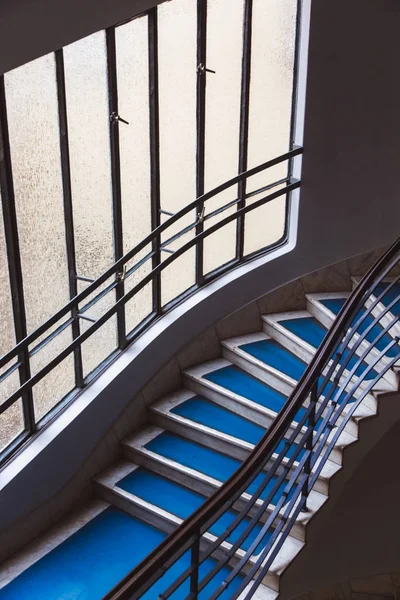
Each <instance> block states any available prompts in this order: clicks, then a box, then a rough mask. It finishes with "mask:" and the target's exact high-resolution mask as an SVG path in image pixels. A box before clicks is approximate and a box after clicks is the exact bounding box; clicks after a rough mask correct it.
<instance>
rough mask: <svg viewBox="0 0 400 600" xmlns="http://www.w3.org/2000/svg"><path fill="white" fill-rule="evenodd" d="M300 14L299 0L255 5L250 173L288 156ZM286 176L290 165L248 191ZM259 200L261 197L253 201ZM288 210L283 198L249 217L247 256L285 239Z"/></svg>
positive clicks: (259, 1)
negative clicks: (269, 162) (277, 158)
mask: <svg viewBox="0 0 400 600" xmlns="http://www.w3.org/2000/svg"><path fill="white" fill-rule="evenodd" d="M296 10H297V0H255V1H254V13H253V50H252V64H251V69H252V70H251V85H250V121H249V155H248V158H249V168H251V167H254V166H257V165H258V164H260V163H262V162H265V161H267V160H269V159H271V158H273V157H275V156H279V155H280V154H283V153H284V152H287V151H288V150H289V145H290V127H291V108H292V91H293V73H294V54H295V38H296ZM287 172H288V163H287V162H286V163H282V164H281V165H277V166H276V167H274V168H272V169H268V170H267V171H265V172H263V173H260V174H259V175H257V176H255V177H252V178H251V181H249V182H248V185H247V190H248V191H253V190H256V189H258V188H260V187H262V186H265V185H267V184H269V183H272V182H274V181H278V180H280V179H282V178H284V177H286V176H287ZM273 191H275V189H274V190H271V192H273ZM263 195H265V193H264V194H263ZM258 197H262V196H258ZM256 199H257V196H256V197H254V198H252V199H251V201H254V200H256ZM285 207H286V197H282V198H279V199H277V200H274V201H273V202H272V203H269V204H268V205H266V206H264V207H262V208H260V209H257V210H256V211H254V212H252V213H250V214H248V215H246V218H245V254H248V253H251V252H255V251H256V250H261V249H262V248H264V247H267V246H269V245H271V244H274V243H276V242H277V241H279V240H280V239H281V237H282V236H283V234H284V228H285Z"/></svg>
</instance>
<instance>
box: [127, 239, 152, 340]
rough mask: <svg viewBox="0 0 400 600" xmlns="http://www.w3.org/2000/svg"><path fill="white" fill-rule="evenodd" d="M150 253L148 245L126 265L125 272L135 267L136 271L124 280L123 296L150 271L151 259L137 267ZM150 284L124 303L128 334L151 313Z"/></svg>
mask: <svg viewBox="0 0 400 600" xmlns="http://www.w3.org/2000/svg"><path fill="white" fill-rule="evenodd" d="M151 252H152V246H151V244H149V245H148V246H146V247H145V248H144V249H143V250H141V252H139V253H138V254H137V255H136V256H134V258H133V259H132V260H130V261H128V263H127V264H126V270H127V272H128V273H129V271H130V270H131V269H133V268H135V267H137V268H136V270H135V271H134V272H133V273H131V274H130V275H129V276H128V277H127V278H126V280H125V294H127V293H128V292H129V291H130V290H132V288H134V287H135V286H136V285H137V284H138V283H140V282H141V281H142V280H143V279H144V277H145V276H146V275H148V274H149V273H150V271H151V269H152V259H151V257H150V258H148V259H147V260H146V261H145V262H144V263H143V265H142V266H139V267H138V266H137V265H138V264H139V263H140V261H141V260H142V259H144V258H145V257H146V256H148V255H149V254H150V253H151ZM152 289H153V288H152V284H151V282H150V283H148V284H147V285H145V287H144V288H142V289H141V290H140V291H139V292H137V293H136V294H135V295H134V297H133V298H132V299H131V300H129V301H128V302H127V303H126V305H125V306H126V331H127V333H130V332H131V331H132V330H133V329H135V328H136V327H137V326H138V325H139V324H140V323H141V322H142V321H143V319H145V318H146V317H148V316H149V314H150V313H152V312H153V294H152Z"/></svg>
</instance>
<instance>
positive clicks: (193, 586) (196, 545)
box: [190, 531, 200, 600]
mask: <svg viewBox="0 0 400 600" xmlns="http://www.w3.org/2000/svg"><path fill="white" fill-rule="evenodd" d="M199 560H200V531H199V532H198V533H197V534H196V537H195V541H194V542H193V544H192V549H191V557H190V562H191V566H192V567H195V568H194V570H193V571H192V572H191V574H190V598H191V600H197V597H198V594H199Z"/></svg>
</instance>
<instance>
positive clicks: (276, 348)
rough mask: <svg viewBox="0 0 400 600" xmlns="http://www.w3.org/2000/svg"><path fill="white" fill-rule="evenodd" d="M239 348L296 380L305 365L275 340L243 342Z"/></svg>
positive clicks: (301, 373)
mask: <svg viewBox="0 0 400 600" xmlns="http://www.w3.org/2000/svg"><path fill="white" fill-rule="evenodd" d="M240 349H241V350H243V351H244V352H247V354H250V355H251V356H254V358H257V359H258V360H260V361H262V362H264V363H265V364H267V365H269V366H271V367H273V368H274V369H276V370H277V371H280V372H281V373H284V374H285V375H288V376H289V377H291V378H292V379H294V380H296V381H298V380H299V379H300V377H301V376H302V375H303V373H304V371H305V369H306V367H307V364H306V363H305V362H303V361H302V360H300V359H299V358H298V357H297V356H295V355H294V354H292V352H289V350H287V349H286V348H284V346H281V344H279V343H278V342H277V341H276V340H271V339H270V340H261V341H259V342H252V343H250V344H243V345H242V346H240Z"/></svg>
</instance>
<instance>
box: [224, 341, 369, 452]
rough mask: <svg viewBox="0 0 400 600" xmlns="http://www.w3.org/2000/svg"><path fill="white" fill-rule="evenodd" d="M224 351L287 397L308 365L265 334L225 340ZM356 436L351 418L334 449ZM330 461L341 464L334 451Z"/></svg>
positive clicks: (354, 423)
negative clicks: (284, 392)
mask: <svg viewBox="0 0 400 600" xmlns="http://www.w3.org/2000/svg"><path fill="white" fill-rule="evenodd" d="M223 348H224V349H223V354H224V357H225V358H227V359H228V358H229V360H230V361H231V362H233V363H235V364H236V365H237V366H240V367H241V368H242V370H246V371H248V372H249V373H251V374H252V375H254V376H255V377H257V378H258V379H260V380H261V381H264V382H266V383H270V385H271V386H273V387H278V386H279V387H280V389H281V390H282V392H283V389H284V387H286V390H287V392H286V393H287V395H288V396H289V395H290V394H291V393H292V392H293V389H294V387H295V386H296V384H297V382H298V380H299V379H300V377H301V376H302V375H303V373H304V371H305V369H306V366H307V365H306V363H304V362H303V361H302V360H300V359H299V358H298V357H297V356H296V355H295V354H293V353H291V352H289V350H287V348H285V347H284V346H281V345H280V344H279V343H278V342H277V341H276V340H274V339H272V338H270V337H269V336H268V335H267V334H265V333H259V334H256V335H249V336H247V335H245V336H241V337H237V338H231V339H228V340H224V342H223ZM277 381H279V383H278V384H277ZM307 406H308V404H307ZM344 412H345V411H344ZM357 436H358V424H357V421H356V420H355V419H353V418H351V419H350V421H349V422H348V423H347V424H346V427H345V430H344V432H343V433H342V434H341V436H340V438H339V440H338V442H337V446H338V447H340V448H343V447H345V446H348V445H349V444H352V443H353V442H355V441H356V440H357ZM332 460H335V461H338V462H339V463H340V461H341V452H339V454H338V455H336V454H335V451H334V453H333V455H332Z"/></svg>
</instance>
